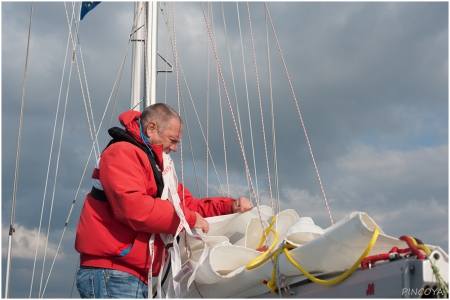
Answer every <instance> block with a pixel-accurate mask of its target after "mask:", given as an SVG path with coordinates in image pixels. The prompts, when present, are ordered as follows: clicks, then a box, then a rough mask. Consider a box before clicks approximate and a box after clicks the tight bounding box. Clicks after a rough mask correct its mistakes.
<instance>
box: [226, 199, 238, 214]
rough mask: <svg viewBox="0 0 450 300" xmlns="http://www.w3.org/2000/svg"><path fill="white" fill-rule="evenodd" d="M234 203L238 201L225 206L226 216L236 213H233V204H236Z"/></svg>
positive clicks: (232, 201)
mask: <svg viewBox="0 0 450 300" xmlns="http://www.w3.org/2000/svg"><path fill="white" fill-rule="evenodd" d="M234 201H236V200H231V201H230V202H227V203H226V204H225V205H224V208H225V212H224V215H230V214H233V213H234V212H233V204H234Z"/></svg>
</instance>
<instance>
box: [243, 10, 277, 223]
mask: <svg viewBox="0 0 450 300" xmlns="http://www.w3.org/2000/svg"><path fill="white" fill-rule="evenodd" d="M247 12H248V23H249V27H250V39H251V42H252V52H253V62H254V65H255V75H256V85H257V90H258V100H259V109H260V114H261V129H262V135H263V139H264V153H265V155H266V167H267V179H268V181H269V194H270V203H271V204H272V205H271V206H272V214H274V215H275V213H274V208H273V197H272V184H271V182H270V168H269V157H268V154H267V142H266V131H265V127H264V115H263V109H262V100H261V89H260V85H259V75H258V65H257V63H256V52H255V41H254V37H253V27H252V20H251V17H250V6H249V4H248V2H247Z"/></svg>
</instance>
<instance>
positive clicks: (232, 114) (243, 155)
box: [200, 2, 263, 226]
mask: <svg viewBox="0 0 450 300" xmlns="http://www.w3.org/2000/svg"><path fill="white" fill-rule="evenodd" d="M200 5H201V7H202V12H203V17H204V19H205V21H206V27H207V30H208V35H209V37H210V39H211V40H212V36H211V30H210V26H209V23H208V19H207V18H206V14H205V9H204V6H203V3H202V2H200ZM213 50H214V56H215V59H216V64H217V66H218V68H219V72H220V77H221V79H222V84H223V88H224V91H225V95H226V98H227V102H228V106H229V108H230V113H231V117H232V119H233V124H234V128H235V130H236V132H238V128H237V123H236V118H235V116H234V113H233V108H232V106H231V101H230V97H229V95H228V90H227V87H226V83H225V78H224V76H223V72H222V68H221V67H220V62H219V59H218V56H217V49H216V47H215V46H214V44H213ZM237 138H238V142H239V146H240V148H241V153H242V157H243V160H244V166H245V171H246V174H247V177H248V178H249V181H250V186H251V189H252V192H253V195H254V197H255V199H256V204H257V211H258V215H259V218H260V220H261V226H263V223H262V217H261V212H260V209H259V200H258V198H257V197H256V193H255V189H254V187H253V182H252V179H251V176H250V171H249V169H248V163H247V158H246V155H245V152H244V151H243V143H242V140H241V137H240V136H239V134H237Z"/></svg>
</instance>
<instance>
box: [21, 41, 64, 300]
mask: <svg viewBox="0 0 450 300" xmlns="http://www.w3.org/2000/svg"><path fill="white" fill-rule="evenodd" d="M69 43H70V34H69V35H68V36H67V45H66V54H65V57H64V65H63V72H62V75H61V83H60V86H59V93H58V101H57V105H56V112H55V122H54V125H53V134H52V141H51V144H50V153H49V157H48V165H47V174H46V178H45V185H44V196H43V197H42V207H41V215H40V219H39V227H38V234H37V242H36V251H35V255H34V263H33V271H32V273H31V284H30V296H29V297H30V298H31V295H32V291H33V282H34V272H35V270H36V262H37V253H38V248H39V240H40V236H41V228H42V220H43V215H44V206H45V198H46V195H47V187H48V178H49V175H50V165H51V160H52V157H53V146H54V141H55V135H56V125H57V123H58V114H59V105H60V103H61V94H62V88H63V83H64V74H65V70H66V63H67V56H68V53H69ZM47 239H48V237H47Z"/></svg>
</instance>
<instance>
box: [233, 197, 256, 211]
mask: <svg viewBox="0 0 450 300" xmlns="http://www.w3.org/2000/svg"><path fill="white" fill-rule="evenodd" d="M252 209H253V204H252V202H251V201H250V200H249V199H247V198H245V197H240V198H237V199H236V201H234V203H233V213H240V214H242V213H245V212H246V211H249V210H252Z"/></svg>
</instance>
